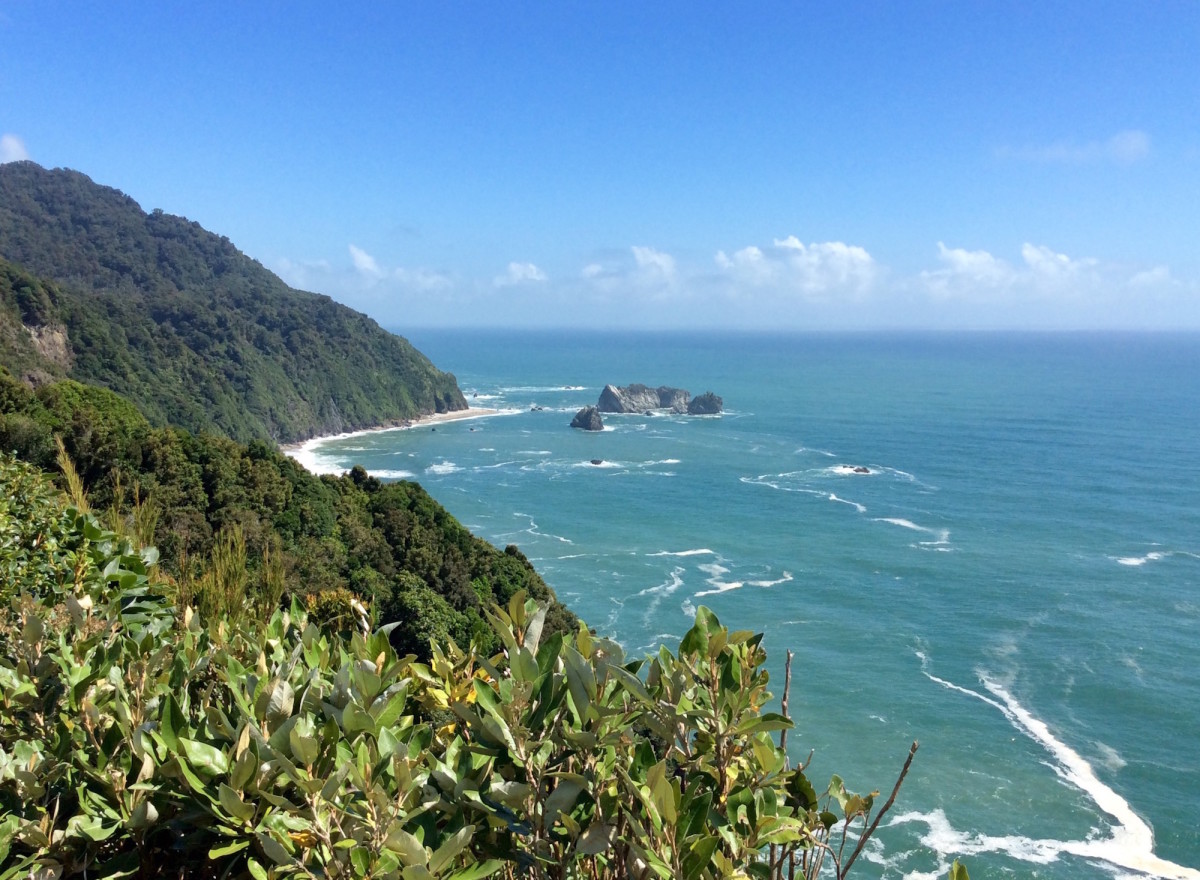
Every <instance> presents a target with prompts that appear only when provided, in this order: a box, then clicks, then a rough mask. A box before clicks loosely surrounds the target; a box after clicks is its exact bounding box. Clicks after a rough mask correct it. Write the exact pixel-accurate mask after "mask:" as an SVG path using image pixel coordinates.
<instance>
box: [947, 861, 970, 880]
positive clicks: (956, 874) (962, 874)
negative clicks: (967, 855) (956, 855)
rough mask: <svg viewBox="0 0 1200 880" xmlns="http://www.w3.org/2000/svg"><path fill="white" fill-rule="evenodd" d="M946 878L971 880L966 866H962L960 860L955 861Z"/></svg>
mask: <svg viewBox="0 0 1200 880" xmlns="http://www.w3.org/2000/svg"><path fill="white" fill-rule="evenodd" d="M946 877H947V880H971V877H970V875H969V874H968V873H967V868H966V866H965V865H963V864H961V863H960V862H959V861H958V859H955V860H954V864H953V865H951V866H950V873H949V874H947V875H946Z"/></svg>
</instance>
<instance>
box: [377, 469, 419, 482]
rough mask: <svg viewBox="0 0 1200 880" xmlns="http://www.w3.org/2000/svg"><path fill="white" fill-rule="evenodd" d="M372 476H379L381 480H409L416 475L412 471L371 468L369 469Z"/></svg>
mask: <svg viewBox="0 0 1200 880" xmlns="http://www.w3.org/2000/svg"><path fill="white" fill-rule="evenodd" d="M368 473H370V475H371V476H373V477H378V478H379V479H381V480H409V479H412V478H413V477H415V476H416V474H414V473H413V472H412V471H397V470H386V469H381V470H371V471H368Z"/></svg>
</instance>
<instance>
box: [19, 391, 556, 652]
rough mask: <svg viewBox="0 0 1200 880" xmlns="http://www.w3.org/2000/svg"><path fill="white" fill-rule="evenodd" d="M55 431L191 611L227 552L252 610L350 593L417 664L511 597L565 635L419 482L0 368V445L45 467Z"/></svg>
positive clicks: (509, 563) (54, 459) (533, 589)
mask: <svg viewBox="0 0 1200 880" xmlns="http://www.w3.org/2000/svg"><path fill="white" fill-rule="evenodd" d="M55 435H57V436H58V437H60V438H61V439H62V441H63V444H64V448H65V452H66V454H67V456H68V457H69V459H70V460H71V462H72V463H73V466H74V468H75V470H76V471H77V474H78V477H79V480H80V482H81V484H82V486H83V487H84V488H85V489H86V491H87V492H88V495H89V498H90V501H91V503H92V505H93V506H94V507H97V508H99V509H103V510H111V511H113V516H115V517H118V518H121V519H123V520H129V521H130V522H131V524H132V523H136V524H137V528H136V531H137V532H138V534H139V537H140V538H141V539H142V540H144V541H145V542H146V543H153V544H155V545H156V546H157V547H158V549H159V552H160V559H161V562H160V565H161V566H162V567H163V570H164V571H165V572H166V573H168V574H169V575H170V576H171V577H172V578H173V579H174V580H175V581H177V582H178V583H179V584H180V586H181V589H183V590H185V592H187V593H188V594H189V595H190V596H191V597H192V598H193V599H194V600H196V601H197V602H198V603H199V604H200V605H201V607H203V606H204V604H205V601H207V600H206V598H205V594H206V591H210V592H211V591H216V592H217V593H220V592H221V591H222V590H223V589H226V588H228V587H229V585H228V584H225V585H220V584H214V583H212V582H211V581H212V576H213V573H214V570H215V568H216V566H214V565H213V563H212V560H213V557H214V555H216V556H221V555H222V554H225V555H228V554H231V553H232V554H234V555H236V556H237V557H238V558H239V559H241V560H242V566H241V567H242V568H243V569H244V570H245V571H246V572H247V573H248V574H247V577H248V579H247V580H246V581H245V582H243V583H240V584H239V585H237V590H236V592H237V593H238V594H239V596H240V599H239V602H241V603H243V604H245V605H247V606H248V607H249V606H253V605H256V604H257V605H259V606H261V607H260V609H259V610H260V611H264V612H265V613H268V614H269V613H270V610H271V609H272V608H273V607H274V606H277V605H278V603H279V601H280V600H281V598H283V597H284V596H285V595H288V594H290V595H293V596H297V597H302V598H305V599H306V600H307V601H309V602H310V603H313V605H314V607H318V606H319V607H323V608H326V609H327V610H328V613H330V614H343V613H345V614H349V609H350V602H349V600H350V598H351V597H356V598H357V599H359V600H361V602H362V603H363V604H364V605H365V606H366V608H367V609H369V613H370V614H371V616H372V617H373V618H374V619H376V620H377V621H379V622H398V626H397V628H396V629H395V630H394V631H393V633H392V640H393V642H394V643H395V644H396V646H397V648H400V649H403V650H406V651H412V652H414V653H416V654H418V655H422V656H423V655H425V654H426V652H427V651H428V647H429V639H430V638H431V637H434V638H437V639H439V640H441V641H445V640H446V639H447V638H450V637H452V638H454V639H455V640H456V641H458V642H460V643H462V644H468V643H470V642H471V641H472V639H475V640H480V639H481V640H482V642H481V645H482V646H484V647H491V639H492V636H491V631H490V628H489V627H488V626H487V625H486V623H485V622H484V615H483V609H484V608H485V607H487V604H488V603H490V602H493V601H495V602H501V603H503V602H507V601H508V599H509V598H510V597H511V596H512V595H513V594H514V593H515V592H516V591H518V590H524V591H525V592H526V593H527V594H528V595H530V596H532V597H535V598H537V599H539V600H540V601H542V602H546V603H548V604H549V605H550V614H549V617H548V621H549V623H550V625H551V627H552V628H554V629H571V628H573V627H574V626H575V618H574V615H572V614H571V613H570V612H569V611H568V610H567V609H566V608H564V607H563V606H561V605H560V604H559V603H558V602H557V601H556V600H555V598H554V594H553V592H552V591H551V590H550V588H549V587H547V586H546V584H545V582H544V581H543V580H542V579H541V577H540V576H539V575H538V574H537V572H536V571H534V569H533V567H532V566H531V565H530V564H529V562H528V561H527V560H526V559H525V557H524V556H523V555H521V553H520V552H519V551H518V550H517V548H516V547H509V548H508V549H507V550H505V551H503V552H502V551H500V550H497V549H496V548H495V547H493V546H491V545H490V544H488V543H487V542H486V541H483V540H481V539H479V538H476V537H475V536H473V535H472V534H471V533H470V532H469V531H467V529H465V528H464V527H463V526H462V525H461V524H460V523H459V522H458V521H457V520H455V519H454V517H453V516H451V515H450V514H449V513H448V512H447V511H446V510H445V508H443V507H442V506H441V505H439V504H438V503H437V502H436V501H434V500H433V499H432V498H431V497H430V496H429V495H428V494H427V493H426V492H425V490H423V489H422V488H421V487H420V486H418V485H417V484H415V483H407V482H403V483H390V484H385V483H381V482H380V481H379V480H376V479H374V478H373V477H370V476H368V475H367V473H366V472H365V471H363V470H362V469H361V468H356V469H355V470H354V471H353V472H352V473H350V474H349V475H347V476H344V477H331V476H323V477H316V476H313V475H312V474H310V473H308V471H306V470H305V469H304V468H303V467H301V466H300V465H299V464H297V463H296V462H295V461H294V460H293V459H290V458H288V457H286V456H284V455H283V454H281V453H280V452H278V451H277V450H276V449H275V448H274V447H273V446H272V445H270V444H268V443H264V442H262V441H252V442H251V443H250V444H249V445H244V444H240V443H238V442H236V441H233V440H228V439H225V438H220V437H214V436H212V435H205V434H199V435H194V434H191V433H189V432H187V431H184V430H182V429H179V428H153V427H152V426H151V425H150V424H149V423H148V422H147V421H146V419H145V418H144V417H143V416H142V415H141V414H140V413H139V412H138V411H137V409H136V408H135V407H134V406H133V405H132V404H130V403H129V402H128V401H126V400H124V399H122V398H120V397H119V396H117V395H116V394H114V393H112V392H110V391H107V390H106V389H103V388H96V387H93V386H87V385H82V384H80V383H78V382H75V381H73V380H70V379H67V380H63V381H60V382H54V383H50V384H46V385H43V386H41V387H39V388H38V389H37V390H36V391H31V390H30V389H29V388H27V387H26V386H25V385H24V384H23V383H21V382H18V381H16V380H15V379H14V378H13V377H12V376H10V375H8V374H6V373H4V372H2V371H0V450H4V451H15V452H16V454H17V455H18V457H20V458H21V459H23V460H25V461H27V462H30V463H32V464H34V465H37V466H39V467H41V468H43V469H44V470H46V471H48V472H51V473H53V472H56V471H58V469H59V463H58V459H59V455H58V452H57V449H56V445H55V441H54V437H55ZM206 578H209V580H208V581H206ZM209 598H210V599H211V600H212V602H213V603H216V604H220V601H221V599H220V596H218V595H214V596H210V597H209ZM346 622H347V623H351V622H352V620H350V619H349V617H348V618H347V621H346Z"/></svg>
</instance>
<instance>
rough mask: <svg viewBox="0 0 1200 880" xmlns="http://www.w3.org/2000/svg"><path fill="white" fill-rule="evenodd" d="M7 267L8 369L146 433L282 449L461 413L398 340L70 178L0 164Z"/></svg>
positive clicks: (438, 378) (442, 376)
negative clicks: (96, 398) (66, 387)
mask: <svg viewBox="0 0 1200 880" xmlns="http://www.w3.org/2000/svg"><path fill="white" fill-rule="evenodd" d="M0 258H3V259H5V260H7V261H9V263H10V264H15V265H4V264H0V298H2V302H0V312H3V319H2V321H0V357H3V358H4V361H3V363H4V365H5V366H7V367H9V368H10V370H12V371H13V372H14V373H15V374H16V375H18V376H21V377H22V378H27V379H33V380H34V381H45V380H46V379H48V378H54V377H57V376H70V377H71V378H73V379H77V380H79V381H81V382H86V383H90V384H98V385H103V386H104V387H107V388H111V389H112V390H114V391H116V392H118V393H119V394H121V395H123V396H125V397H126V398H128V399H129V400H131V401H132V402H133V403H135V404H136V405H137V406H138V408H139V409H140V410H141V411H142V412H143V413H144V414H145V415H146V417H147V418H148V419H150V421H151V422H152V423H153V424H155V425H167V424H173V425H178V426H181V427H185V428H187V429H189V430H191V431H205V432H211V433H217V434H223V435H225V436H228V437H232V438H234V439H237V440H242V441H248V440H253V439H260V440H271V441H275V442H289V441H294V440H300V439H305V438H307V437H310V436H314V435H318V434H325V433H336V432H340V431H345V430H353V429H357V428H365V427H371V426H374V425H381V424H389V423H395V422H399V421H402V420H405V419H410V418H413V417H416V416H419V415H422V414H426V413H432V412H444V411H447V410H454V409H462V408H465V407H466V401H465V399H464V398H463V396H462V393H461V392H460V391H459V389H458V386H457V384H456V383H455V380H454V377H453V376H452V375H449V374H447V373H443V372H440V371H439V370H437V369H436V368H435V367H434V366H433V365H432V364H431V363H430V362H429V360H428V359H427V358H425V357H424V355H422V354H421V353H420V352H418V351H417V350H416V349H415V348H413V346H412V345H410V344H409V343H408V342H407V341H406V340H405V339H403V338H402V337H399V336H396V335H394V334H391V333H388V332H386V331H385V330H383V329H382V328H380V327H379V325H378V324H376V323H375V322H374V321H373V320H371V319H370V318H368V317H367V316H365V315H362V314H360V313H358V312H355V311H353V310H352V309H349V308H346V307H345V306H342V305H339V304H338V303H335V302H334V301H333V300H331V299H330V298H329V297H326V296H320V295H317V294H312V293H304V292H301V291H297V290H293V289H292V288H290V287H288V286H287V285H286V284H284V283H283V281H282V280H280V279H279V278H278V277H277V276H275V275H274V274H272V273H271V272H269V271H267V270H266V269H265V268H263V266H262V265H260V264H259V263H257V262H256V261H254V260H252V259H250V258H249V257H247V256H246V255H245V254H243V253H241V252H240V251H238V249H237V248H236V247H234V246H233V244H232V243H230V241H229V240H228V239H226V238H224V237H221V236H218V235H214V234H213V233H211V232H207V231H206V230H204V229H202V228H201V227H200V226H199V224H197V223H193V222H189V221H188V220H186V219H184V218H182V217H176V216H173V215H170V214H164V213H162V212H161V211H154V212H152V213H150V214H147V213H145V212H144V211H143V210H142V209H141V208H140V207H139V206H138V204H137V203H136V202H135V201H134V200H133V199H131V198H129V197H128V196H126V195H124V194H123V193H121V192H119V191H117V190H115V189H112V188H109V187H105V186H100V185H98V184H96V183H93V182H92V181H91V180H90V179H89V178H88V177H87V176H85V175H83V174H80V173H79V172H76V171H69V170H65V169H55V170H46V169H44V168H42V167H40V166H38V165H36V164H34V163H32V162H13V163H8V164H5V165H0ZM14 317H15V318H17V319H18V321H19V325H20V326H18V325H17V324H14V323H13V318H14ZM32 340H37V344H36V345H34V346H33V347H31V346H30V345H29V344H27V343H29V342H31V341H32Z"/></svg>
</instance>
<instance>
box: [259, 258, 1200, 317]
mask: <svg viewBox="0 0 1200 880" xmlns="http://www.w3.org/2000/svg"><path fill="white" fill-rule="evenodd" d="M347 252H348V255H349V261H348V262H346V263H342V264H335V263H332V262H330V261H328V260H315V261H289V260H281V261H279V262H278V263H277V264H276V266H275V269H276V271H278V272H279V274H280V275H281V276H282V277H283V278H284V280H286V281H287V282H288V283H289V284H292V285H293V286H296V287H301V288H304V289H308V290H317V291H321V292H324V293H328V294H329V295H331V296H333V297H334V298H336V299H339V300H340V301H342V302H345V303H346V304H348V305H350V306H352V307H354V308H358V309H360V310H362V311H364V312H366V313H368V314H370V315H372V316H373V317H375V318H376V320H378V321H379V322H380V323H382V324H385V325H393V326H395V325H400V324H408V325H412V326H445V325H461V326H472V325H474V326H479V325H483V326H500V325H505V326H511V325H521V326H572V325H584V326H597V327H610V328H622V327H627V328H637V327H642V328H670V327H682V328H703V327H728V328H740V329H772V328H775V329H786V328H808V329H888V328H912V329H920V328H929V329H955V328H959V329H985V328H997V329H1119V328H1140V329H1177V328H1180V327H1191V328H1195V329H1200V284H1197V283H1196V282H1195V281H1191V282H1185V281H1182V280H1180V279H1178V278H1176V277H1175V275H1174V273H1173V272H1172V271H1171V269H1170V267H1168V266H1165V265H1154V266H1147V265H1128V264H1123V263H1120V262H1117V261H1107V260H1103V259H1100V258H1096V257H1091V256H1072V255H1068V254H1066V253H1061V252H1059V251H1056V250H1055V249H1053V248H1051V247H1049V246H1047V245H1044V244H1036V243H1033V242H1025V243H1024V244H1023V245H1022V246H1021V247H1020V250H1019V252H1018V253H1017V254H1016V255H1014V256H1013V257H1011V258H1006V257H1004V256H998V255H996V254H993V253H992V252H990V251H988V250H982V249H978V250H971V249H968V248H964V247H958V246H953V245H948V244H946V243H945V242H942V241H939V242H937V244H936V249H934V250H933V253H932V254H931V259H930V262H929V264H928V265H927V266H926V267H925V268H921V269H919V270H917V271H914V272H908V273H901V272H898V271H895V270H893V269H891V268H890V267H889V266H887V265H885V264H884V263H882V262H881V261H879V260H877V259H876V258H875V257H874V256H873V255H872V254H871V253H870V252H869V251H868V250H867V248H865V247H863V246H862V245H858V244H851V243H847V242H842V241H813V242H808V243H805V242H803V241H801V240H800V238H799V237H797V236H795V235H786V236H783V237H781V238H775V239H772V240H771V241H770V242H763V243H758V244H746V245H742V246H740V247H737V248H730V249H728V250H726V249H721V250H718V251H717V252H716V253H715V254H713V255H712V257H711V258H710V260H708V261H704V260H702V259H697V258H696V257H694V256H689V257H686V258H685V257H682V256H677V255H675V254H672V253H670V252H668V251H666V250H664V249H661V248H657V247H654V246H651V245H644V244H638V245H632V246H630V247H628V248H627V249H624V250H614V251H609V252H606V253H605V254H603V255H602V256H600V257H598V258H597V259H594V260H591V261H588V262H585V263H584V264H583V265H582V266H581V267H579V268H577V269H573V270H570V269H564V270H562V271H555V272H554V273H551V272H550V271H548V270H546V269H544V268H542V267H541V266H540V265H539V264H537V263H534V262H529V261H523V260H512V261H510V262H508V263H507V264H506V265H505V266H503V267H502V268H500V269H499V270H498V271H495V272H494V273H492V274H490V275H487V276H484V275H480V276H479V277H469V276H466V275H462V274H459V273H454V272H448V271H445V270H439V269H432V268H429V267H423V266H390V267H389V266H387V265H385V264H384V263H383V262H382V261H380V260H379V259H377V258H376V257H375V256H374V255H372V254H370V253H368V252H367V251H366V250H364V249H363V248H361V247H359V246H357V245H354V244H350V245H348V250H347Z"/></svg>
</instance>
